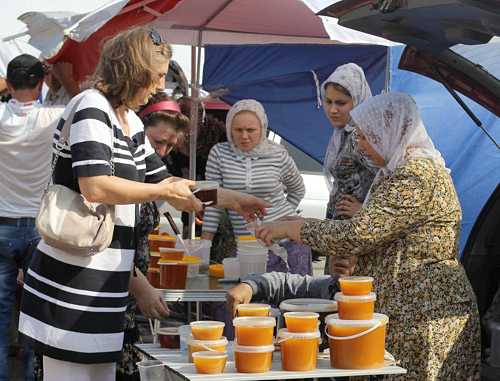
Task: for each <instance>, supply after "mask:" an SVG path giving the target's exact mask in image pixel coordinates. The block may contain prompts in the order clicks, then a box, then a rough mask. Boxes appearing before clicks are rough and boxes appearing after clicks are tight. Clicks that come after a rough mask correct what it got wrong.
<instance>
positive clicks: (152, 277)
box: [146, 267, 160, 288]
mask: <svg viewBox="0 0 500 381" xmlns="http://www.w3.org/2000/svg"><path fill="white" fill-rule="evenodd" d="M146 279H147V280H148V282H149V284H150V285H151V286H153V287H154V288H160V269H159V268H154V267H149V268H148V272H147V273H146Z"/></svg>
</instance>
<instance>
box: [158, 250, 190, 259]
mask: <svg viewBox="0 0 500 381" xmlns="http://www.w3.org/2000/svg"><path fill="white" fill-rule="evenodd" d="M184 251H185V250H182V249H177V248H175V247H160V257H161V258H160V259H161V260H162V261H165V260H170V261H179V260H181V259H184Z"/></svg>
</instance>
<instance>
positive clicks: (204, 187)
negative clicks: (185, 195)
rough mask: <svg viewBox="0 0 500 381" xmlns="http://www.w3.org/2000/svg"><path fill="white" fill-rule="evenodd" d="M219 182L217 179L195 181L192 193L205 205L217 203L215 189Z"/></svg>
mask: <svg viewBox="0 0 500 381" xmlns="http://www.w3.org/2000/svg"><path fill="white" fill-rule="evenodd" d="M218 189H219V183H218V182H217V181H196V182H195V184H194V190H193V193H194V195H195V197H196V198H198V199H199V200H200V201H201V202H202V203H203V204H204V205H206V206H215V205H217V190H218Z"/></svg>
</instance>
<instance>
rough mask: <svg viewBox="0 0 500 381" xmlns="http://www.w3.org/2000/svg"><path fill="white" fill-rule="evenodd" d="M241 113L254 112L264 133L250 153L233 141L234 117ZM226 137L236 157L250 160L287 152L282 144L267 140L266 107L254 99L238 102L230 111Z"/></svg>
mask: <svg viewBox="0 0 500 381" xmlns="http://www.w3.org/2000/svg"><path fill="white" fill-rule="evenodd" d="M241 111H252V112H253V113H254V114H255V115H257V118H259V121H260V125H261V127H262V133H261V135H260V142H259V144H258V145H257V146H256V147H255V148H253V149H251V150H250V151H243V150H242V149H240V148H239V147H238V146H237V145H236V144H235V143H234V140H233V136H232V134H231V126H232V124H233V118H234V116H235V115H236V114H237V113H239V112H241ZM226 135H227V140H228V141H229V144H230V145H231V149H232V150H233V152H234V153H235V154H236V156H238V157H240V158H242V157H248V158H258V157H263V156H271V155H274V154H276V153H278V152H283V151H286V149H285V147H283V146H282V145H281V144H278V143H275V142H273V141H271V140H269V139H268V138H267V136H266V135H267V115H266V112H265V111H264V107H263V106H262V105H261V104H260V103H259V102H257V101H256V100H253V99H242V100H241V101H238V102H236V103H235V104H234V105H233V107H231V109H230V110H229V112H228V113H227V117H226Z"/></svg>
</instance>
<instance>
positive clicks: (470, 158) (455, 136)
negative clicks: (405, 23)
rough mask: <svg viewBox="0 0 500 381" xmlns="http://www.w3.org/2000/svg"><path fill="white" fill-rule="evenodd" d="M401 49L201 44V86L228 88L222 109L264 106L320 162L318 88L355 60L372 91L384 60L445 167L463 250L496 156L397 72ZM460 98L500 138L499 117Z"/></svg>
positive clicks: (497, 168) (440, 92)
mask: <svg viewBox="0 0 500 381" xmlns="http://www.w3.org/2000/svg"><path fill="white" fill-rule="evenodd" d="M402 50H403V47H400V46H397V47H391V48H387V47H381V46H367V45H364V46H362V45H327V46H325V45H279V44H277V45H274V44H273V45H245V46H219V45H217V46H207V47H206V51H205V66H204V72H203V78H204V83H203V88H204V89H206V90H212V89H219V88H225V89H227V93H226V94H225V95H224V96H222V99H223V100H224V101H226V102H228V103H229V104H233V103H234V102H236V101H237V100H239V99H244V98H253V99H257V100H258V101H260V102H261V103H262V104H263V105H264V107H265V109H266V112H267V115H268V118H269V128H270V129H271V130H272V131H274V132H276V133H277V134H279V135H280V136H282V137H283V138H285V139H286V140H287V141H289V142H290V143H292V144H293V145H295V146H296V147H297V148H299V149H301V150H302V151H304V152H305V153H307V154H308V155H310V156H311V157H313V158H315V159H316V160H318V161H319V162H321V163H322V162H323V158H324V155H325V151H326V147H327V144H328V141H329V139H330V136H331V133H332V126H331V124H330V122H329V121H328V119H327V118H326V116H325V113H324V111H323V108H322V107H318V106H319V103H318V92H317V91H318V88H317V84H319V85H320V84H321V83H322V82H323V81H324V80H325V79H326V78H327V77H328V76H329V75H330V73H331V72H333V70H335V68H336V67H337V66H339V65H342V64H344V63H348V62H355V63H357V64H358V65H360V66H361V67H362V68H363V69H364V70H365V74H366V78H367V80H368V82H369V84H370V87H371V90H372V93H373V94H374V95H375V94H379V93H380V92H381V91H382V90H383V89H384V86H385V81H386V73H387V58H389V70H388V73H389V78H388V84H389V89H390V91H399V92H404V93H408V94H410V95H412V96H413V97H414V98H415V100H416V102H417V104H418V106H419V110H420V113H421V115H422V119H423V121H424V124H425V126H426V128H427V131H428V133H429V135H430V136H431V138H432V139H433V141H434V144H435V146H436V148H437V149H439V150H440V151H441V153H442V155H443V157H444V159H445V160H446V163H447V167H448V168H450V169H451V175H452V177H453V180H454V183H455V186H456V189H457V193H458V197H459V199H460V203H461V205H462V212H463V222H462V234H461V239H460V248H461V249H463V247H464V246H465V243H466V240H467V237H468V235H469V233H470V230H471V229H472V226H473V224H474V221H475V220H476V218H477V215H478V214H479V212H480V211H481V209H482V207H483V205H484V204H485V202H486V200H487V199H488V197H489V196H490V194H491V193H492V191H493V190H494V189H495V187H496V186H497V184H498V183H499V181H500V151H499V150H498V149H497V148H496V147H495V146H494V145H493V143H492V142H491V141H490V140H489V139H488V138H487V137H486V135H485V134H484V133H483V132H482V131H481V130H480V129H479V128H478V127H477V126H476V125H475V124H474V123H473V121H472V120H471V119H470V118H469V117H468V116H467V114H466V113H465V112H464V111H463V110H462V108H461V107H460V106H459V105H458V103H457V102H456V101H455V100H454V99H453V98H452V96H451V95H450V94H449V93H448V92H447V91H446V90H445V88H444V87H443V86H442V85H441V84H439V83H437V82H435V81H433V80H430V79H428V78H426V77H423V76H421V75H418V74H415V73H410V72H407V71H403V70H399V69H398V68H397V65H398V62H399V58H400V56H401V53H402ZM313 72H314V74H315V75H316V76H317V82H316V81H315V75H314V74H313ZM463 99H464V100H465V102H466V104H467V105H468V106H469V107H470V108H471V109H472V111H473V112H474V113H476V115H477V116H478V117H479V119H480V120H481V121H482V122H483V125H484V126H485V127H486V129H487V130H488V131H489V132H490V133H491V134H492V135H493V136H494V137H495V138H496V139H497V140H500V120H499V119H498V118H497V117H496V116H494V115H493V114H491V113H490V112H489V111H487V110H485V109H484V108H483V107H481V106H479V105H477V104H476V103H474V102H473V101H470V100H469V99H467V98H465V97H463ZM325 207H326V205H325Z"/></svg>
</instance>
